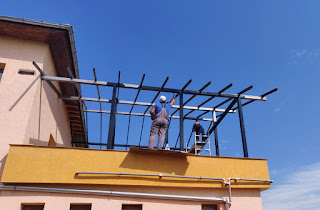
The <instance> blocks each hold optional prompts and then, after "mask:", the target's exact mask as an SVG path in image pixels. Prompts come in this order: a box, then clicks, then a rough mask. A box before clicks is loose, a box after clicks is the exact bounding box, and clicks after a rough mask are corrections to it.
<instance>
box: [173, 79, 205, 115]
mask: <svg viewBox="0 0 320 210" xmlns="http://www.w3.org/2000/svg"><path fill="white" fill-rule="evenodd" d="M210 84H211V82H208V83H207V84H205V85H204V86H203V87H202V88H200V89H199V91H200V92H202V91H203V90H204V89H205V88H207V87H208V86H209V85H210ZM184 90H185V88H184V89H183V88H182V89H181V91H184ZM178 94H180V93H178ZM196 96H197V95H193V96H191V97H190V98H189V99H188V100H187V101H186V102H184V104H183V105H186V104H187V103H189V102H190V101H191V100H192V99H193V98H195V97H196ZM177 111H179V109H177V110H176V111H174V112H173V113H172V115H174V114H175V113H176V112H177Z"/></svg>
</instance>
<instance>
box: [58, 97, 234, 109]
mask: <svg viewBox="0 0 320 210" xmlns="http://www.w3.org/2000/svg"><path fill="white" fill-rule="evenodd" d="M60 99H62V100H67V101H92V102H102V103H112V100H110V99H97V98H87V97H82V98H79V97H77V96H62V97H60ZM117 103H118V104H128V105H137V106H149V107H150V106H153V105H154V103H147V102H133V101H124V100H119V101H118V102H117ZM172 108H173V109H180V105H173V106H172ZM183 109H189V110H199V111H208V112H210V111H213V110H215V111H216V112H224V111H225V109H214V108H208V107H196V106H184V107H183ZM229 112H230V113H236V111H234V110H230V111H229Z"/></svg>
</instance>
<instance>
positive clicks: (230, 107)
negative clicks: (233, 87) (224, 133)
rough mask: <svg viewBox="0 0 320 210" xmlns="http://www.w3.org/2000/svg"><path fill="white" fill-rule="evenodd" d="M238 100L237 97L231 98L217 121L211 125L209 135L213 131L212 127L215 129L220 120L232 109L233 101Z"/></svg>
mask: <svg viewBox="0 0 320 210" xmlns="http://www.w3.org/2000/svg"><path fill="white" fill-rule="evenodd" d="M237 101H238V99H237V98H235V99H233V101H232V102H231V103H230V105H229V106H228V108H227V109H226V111H225V112H224V113H223V114H222V115H221V116H220V117H219V119H218V120H217V122H216V123H215V124H214V125H213V126H212V128H211V129H210V131H209V135H211V133H212V132H213V131H214V129H216V127H217V126H218V125H219V124H220V122H221V121H222V120H223V118H224V117H225V116H226V115H227V114H228V112H229V110H230V109H232V107H233V105H235V103H236V102H237Z"/></svg>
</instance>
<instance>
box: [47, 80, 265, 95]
mask: <svg viewBox="0 0 320 210" xmlns="http://www.w3.org/2000/svg"><path fill="white" fill-rule="evenodd" d="M42 79H43V80H50V81H58V82H68V83H80V84H87V85H101V86H109V87H113V86H114V85H116V86H117V87H118V86H119V87H120V88H131V89H139V88H140V89H141V90H150V91H161V92H170V93H180V92H181V90H179V89H174V88H159V87H153V86H142V87H139V85H134V84H126V83H119V84H118V83H114V82H103V81H96V82H95V81H92V80H84V79H70V78H66V77H52V76H42ZM183 93H184V94H190V95H194V94H196V95H203V96H217V97H223V98H238V97H239V95H238V94H229V93H221V94H219V93H215V92H203V91H202V92H200V91H192V90H184V91H183ZM240 97H241V98H242V99H248V100H257V101H266V100H267V98H266V97H261V96H251V95H241V96H240Z"/></svg>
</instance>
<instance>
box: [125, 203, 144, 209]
mask: <svg viewBox="0 0 320 210" xmlns="http://www.w3.org/2000/svg"><path fill="white" fill-rule="evenodd" d="M122 210H142V204H122Z"/></svg>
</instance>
